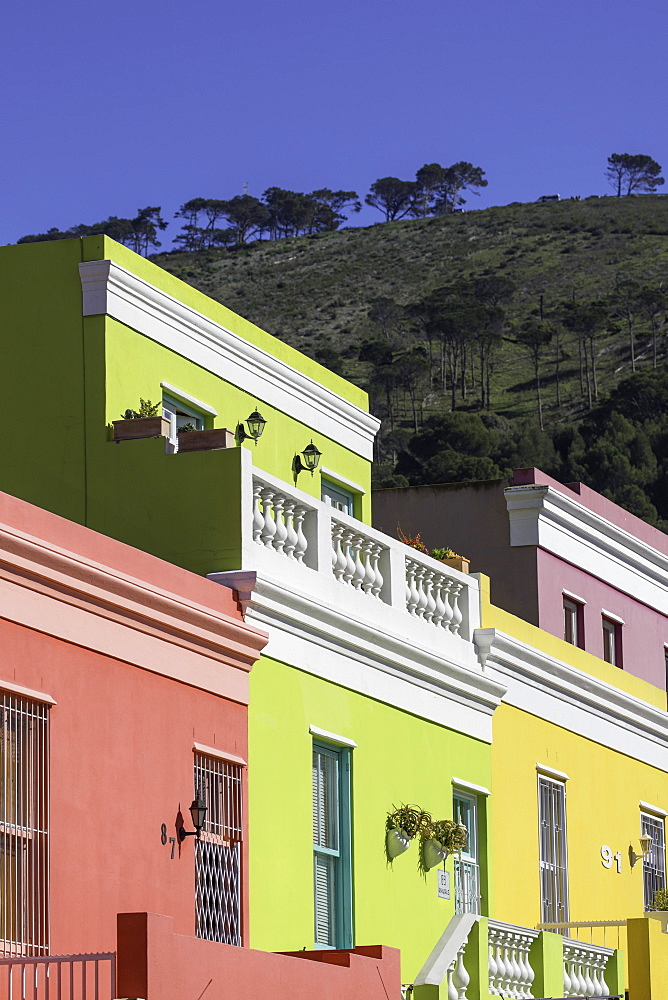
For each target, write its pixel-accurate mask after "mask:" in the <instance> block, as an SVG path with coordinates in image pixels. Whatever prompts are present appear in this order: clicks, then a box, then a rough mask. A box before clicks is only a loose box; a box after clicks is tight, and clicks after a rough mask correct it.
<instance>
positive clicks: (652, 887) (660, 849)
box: [640, 812, 666, 910]
mask: <svg viewBox="0 0 668 1000" xmlns="http://www.w3.org/2000/svg"><path fill="white" fill-rule="evenodd" d="M640 832H641V834H648V835H649V836H650V837H651V838H652V847H651V850H650V852H649V855H648V856H647V857H646V858H643V863H642V874H643V898H644V904H645V909H646V910H648V909H650V907H651V906H653V905H654V893H655V892H656V890H657V889H665V888H666V831H665V820H664V819H663V817H660V816H653V815H652V814H651V813H644V812H643V813H641V814H640Z"/></svg>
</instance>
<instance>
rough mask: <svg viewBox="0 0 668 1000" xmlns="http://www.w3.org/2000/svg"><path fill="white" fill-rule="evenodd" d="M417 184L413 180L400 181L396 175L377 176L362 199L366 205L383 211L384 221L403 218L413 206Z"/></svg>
mask: <svg viewBox="0 0 668 1000" xmlns="http://www.w3.org/2000/svg"><path fill="white" fill-rule="evenodd" d="M417 190H418V186H417V184H416V183H415V181H401V180H399V178H398V177H379V178H378V180H377V181H374V182H373V184H372V185H371V187H370V189H369V193H368V195H367V196H366V198H365V199H364V200H365V202H366V203H367V205H371V207H372V208H377V209H378V211H379V212H383V213H384V215H385V221H386V222H392V221H393V220H394V219H403V217H404V215H408V213H409V212H410V211H411V209H412V207H413V199H414V198H415V195H416V194H417Z"/></svg>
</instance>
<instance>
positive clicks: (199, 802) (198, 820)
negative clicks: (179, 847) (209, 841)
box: [179, 792, 206, 840]
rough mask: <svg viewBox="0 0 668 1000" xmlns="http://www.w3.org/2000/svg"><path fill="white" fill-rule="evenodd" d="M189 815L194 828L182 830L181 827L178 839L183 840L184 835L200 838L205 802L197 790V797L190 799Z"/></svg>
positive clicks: (204, 815) (204, 816)
mask: <svg viewBox="0 0 668 1000" xmlns="http://www.w3.org/2000/svg"><path fill="white" fill-rule="evenodd" d="M190 815H191V817H192V821H193V826H194V827H195V829H194V830H184V828H183V827H181V829H180V830H179V840H185V839H186V837H196V838H197V840H199V839H200V832H201V830H202V827H203V826H204V820H205V819H206V803H205V801H204V799H203V798H202V795H201V793H199V792H198V793H197V798H196V799H193V800H192V804H191V806H190Z"/></svg>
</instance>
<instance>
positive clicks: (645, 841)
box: [629, 833, 653, 868]
mask: <svg viewBox="0 0 668 1000" xmlns="http://www.w3.org/2000/svg"><path fill="white" fill-rule="evenodd" d="M652 843H653V841H652V838H651V837H650V835H649V834H648V833H643V835H642V836H641V837H640V854H636V852H635V851H634V850H633V848H632V847H629V859H630V861H631V868H633V867H634V866H635V865H637V863H638V862H639V861H642V860H643V858H648V857H649V856H650V854H651V853H652Z"/></svg>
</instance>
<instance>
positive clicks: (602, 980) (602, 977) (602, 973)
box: [599, 939, 610, 997]
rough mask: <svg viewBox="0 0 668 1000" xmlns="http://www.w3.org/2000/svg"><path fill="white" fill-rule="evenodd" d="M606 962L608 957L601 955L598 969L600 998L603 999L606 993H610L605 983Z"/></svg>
mask: <svg viewBox="0 0 668 1000" xmlns="http://www.w3.org/2000/svg"><path fill="white" fill-rule="evenodd" d="M604 940H605V939H604ZM608 960H609V956H608V955H601V964H600V967H599V969H600V983H601V996H603V997H604V996H605V995H606V993H609V992H610V990H609V989H608V984H607V983H606V981H605V973H606V970H607V967H608Z"/></svg>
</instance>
